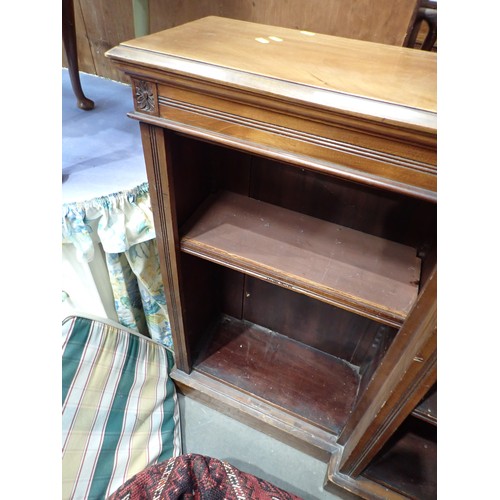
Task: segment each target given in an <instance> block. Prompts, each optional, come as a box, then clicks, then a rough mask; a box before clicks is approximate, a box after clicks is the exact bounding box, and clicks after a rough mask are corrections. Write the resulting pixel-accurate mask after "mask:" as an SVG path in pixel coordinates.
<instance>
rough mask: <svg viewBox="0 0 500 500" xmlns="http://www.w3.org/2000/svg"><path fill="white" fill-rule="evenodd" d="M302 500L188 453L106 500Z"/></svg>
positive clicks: (224, 464)
mask: <svg viewBox="0 0 500 500" xmlns="http://www.w3.org/2000/svg"><path fill="white" fill-rule="evenodd" d="M146 499H148V500H149V499H154V500H167V499H168V500H174V499H185V500H302V499H301V498H300V497H297V496H295V495H292V494H290V493H287V492H286V491H283V490H282V489H280V488H278V487H277V486H274V485H273V484H271V483H269V482H268V481H264V480H263V479H260V478H258V477H256V476H253V475H252V474H247V473H246V472H242V471H240V470H238V469H236V468H235V467H233V466H232V465H230V464H228V463H227V462H222V461H220V460H217V459H215V458H210V457H205V456H203V455H197V454H189V455H181V456H180V457H174V458H171V459H169V460H167V461H165V462H162V463H159V464H156V465H152V466H150V467H148V468H147V469H145V470H143V471H142V472H140V473H139V474H136V475H135V476H134V477H132V478H131V479H129V480H128V481H127V482H126V483H125V484H124V485H123V486H121V487H120V488H118V490H116V491H115V492H114V493H113V494H112V495H111V496H110V497H109V500H146Z"/></svg>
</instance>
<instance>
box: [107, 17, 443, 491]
mask: <svg viewBox="0 0 500 500" xmlns="http://www.w3.org/2000/svg"><path fill="white" fill-rule="evenodd" d="M107 56H108V57H110V58H111V59H112V60H114V61H115V62H116V63H117V64H118V65H119V67H120V68H121V69H122V70H123V71H124V72H125V73H126V74H127V75H129V77H130V79H131V83H132V91H133V98H134V107H135V110H134V112H132V113H130V115H129V116H130V117H132V118H134V119H136V120H138V121H139V122H140V127H141V133H142V140H143V146H144V154H145V159H146V166H147V170H148V178H149V184H150V191H151V199H152V204H153V212H154V216H155V227H156V231H157V242H158V249H159V255H160V261H161V268H162V275H163V280H164V285H165V291H166V295H167V305H168V311H169V315H170V321H171V327H172V333H173V338H174V347H175V356H176V367H175V370H174V371H173V372H172V378H173V379H174V380H175V381H176V384H177V385H178V387H179V389H180V390H181V391H183V392H184V393H185V394H187V395H189V396H192V397H195V398H198V399H199V400H201V401H203V402H205V403H207V404H210V405H212V406H214V407H216V408H218V409H219V410H221V411H225V412H226V413H228V414H230V415H232V416H234V417H235V418H238V419H240V420H243V421H245V422H246V423H249V424H251V425H254V426H256V427H257V428H259V429H261V430H263V431H264V432H267V433H270V434H272V435H274V436H276V437H278V438H280V439H283V440H285V441H286V442H288V443H290V444H292V445H294V446H297V447H298V448H300V449H302V450H304V451H307V452H308V453H311V454H313V455H315V456H317V457H320V458H322V459H324V460H325V462H329V465H328V471H327V474H326V482H325V485H326V487H333V485H335V486H336V487H338V486H341V487H343V488H346V489H348V490H350V491H352V492H354V493H356V494H358V495H361V496H364V497H366V498H390V497H391V495H395V496H394V498H398V495H405V494H407V495H408V496H411V495H414V491H415V488H416V489H417V490H418V491H422V492H423V494H424V495H427V494H428V492H431V491H432V488H433V486H432V485H433V484H435V478H434V479H432V478H430V480H429V481H423V480H422V477H423V476H422V474H424V472H425V474H426V475H428V474H431V475H432V471H433V469H435V467H434V466H433V465H432V464H433V462H432V460H431V459H430V458H429V459H427V457H423V463H424V464H425V467H424V468H423V469H425V470H423V471H422V474H420V475H419V474H418V471H417V476H418V478H419V481H420V482H417V483H418V484H417V483H415V481H413V482H412V480H411V478H410V480H409V481H406V479H404V478H398V477H396V478H394V474H392V475H391V474H390V473H389V472H390V471H391V467H389V466H387V464H388V463H390V460H391V459H394V457H400V456H401V455H402V454H403V455H404V454H405V453H406V451H405V450H408V449H410V448H411V449H412V450H413V449H419V450H421V451H422V450H423V451H424V454H429V453H430V454H432V453H434V452H435V444H434V446H428V443H427V441H429V440H430V441H431V442H433V443H435V439H434V441H432V439H433V438H432V431H431V432H430V433H423V434H422V433H418V432H417V428H420V427H422V426H424V428H425V426H430V429H435V424H436V417H435V411H434V410H433V408H435V405H434V406H433V405H432V404H431V402H432V394H430V399H425V398H424V397H425V396H426V395H427V393H428V392H429V391H430V392H432V388H433V387H434V384H435V383H436V370H435V351H436V349H435V336H436V329H435V316H436V311H435V308H436V300H435V295H436V294H435V290H436V201H437V200H436V174H437V170H436V81H435V80H436V55H435V54H434V53H428V52H421V51H415V50H411V49H405V48H400V47H393V46H384V45H379V44H372V43H368V42H362V41H357V40H347V39H342V38H337V37H331V36H326V35H321V34H315V33H308V32H301V31H296V30H290V29H284V28H278V27H272V26H264V25H258V24H252V23H247V22H242V21H236V20H230V19H222V18H217V17H209V18H204V19H200V20H198V21H194V22H192V23H188V24H186V25H183V26H179V27H176V28H173V29H170V30H167V31H163V32H160V33H155V34H152V35H148V36H145V37H142V38H138V39H136V40H132V41H129V42H124V43H122V44H120V45H119V46H118V47H115V48H113V49H112V50H110V51H109V52H108V53H107ZM429 434H431V436H430V437H429ZM422 436H424V437H422ZM426 440H427V441H426ZM408 443H409V444H408ZM422 443H423V444H422ZM412 453H413V452H412ZM326 470H327V469H326V468H325V471H326ZM426 477H427V476H426ZM398 481H399V482H398ZM433 481H434V482H433ZM424 482H425V484H424ZM408 484H410V487H409V488H407V489H408V492H407V493H405V491H404V488H405V485H408ZM429 485H430V486H429ZM412 488H413V489H412Z"/></svg>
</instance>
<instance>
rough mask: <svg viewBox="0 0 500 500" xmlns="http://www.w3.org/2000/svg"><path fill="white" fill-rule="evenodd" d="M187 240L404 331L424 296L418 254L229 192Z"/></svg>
mask: <svg viewBox="0 0 500 500" xmlns="http://www.w3.org/2000/svg"><path fill="white" fill-rule="evenodd" d="M192 224H193V225H192V227H191V228H190V229H189V231H187V232H186V233H185V234H184V235H183V237H182V242H181V248H182V250H183V251H185V252H190V253H192V254H193V255H198V256H203V257H205V258H208V259H210V260H212V261H214V262H224V264H225V265H228V266H230V267H233V268H235V269H238V270H242V271H243V272H246V273H249V274H251V275H254V276H257V277H260V278H262V279H269V280H271V281H272V282H273V283H275V284H277V285H279V286H284V287H288V288H291V289H293V290H295V291H298V292H300V293H305V294H306V295H312V296H314V297H315V298H318V299H320V300H324V301H327V302H329V303H331V304H334V305H337V306H339V307H343V308H346V309H348V310H352V311H356V312H357V313H359V314H362V315H365V316H367V317H370V318H375V319H377V320H379V321H381V322H385V323H387V324H389V325H392V326H399V325H401V323H402V322H403V321H404V318H405V317H406V314H407V313H408V311H409V310H410V308H411V307H412V305H413V303H414V301H415V299H416V297H417V293H418V282H419V272H420V261H419V259H418V257H416V255H415V253H416V252H415V249H413V248H410V247H406V246H404V245H400V244H398V243H394V242H390V241H387V240H384V239H382V238H378V237H376V236H371V235H369V234H366V233H362V232H360V231H355V230H352V229H350V228H346V227H342V226H339V225H337V224H332V223H328V222H324V221H321V220H318V219H316V218H314V217H309V216H305V215H302V214H299V213H295V212H292V211H291V210H286V209H283V208H280V207H276V206H273V205H270V204H268V203H263V202H259V201H257V200H253V199H251V198H247V197H245V196H241V195H236V194H234V193H230V192H224V193H221V194H220V195H219V196H218V197H217V198H216V199H215V200H214V201H213V203H211V204H210V205H209V206H208V207H207V208H206V210H204V211H203V212H202V213H201V214H200V215H199V217H198V218H197V219H196V222H193V223H192Z"/></svg>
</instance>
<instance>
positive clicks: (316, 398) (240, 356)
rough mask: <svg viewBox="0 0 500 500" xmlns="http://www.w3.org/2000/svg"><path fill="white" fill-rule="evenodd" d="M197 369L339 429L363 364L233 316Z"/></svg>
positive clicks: (325, 426) (220, 326)
mask: <svg viewBox="0 0 500 500" xmlns="http://www.w3.org/2000/svg"><path fill="white" fill-rule="evenodd" d="M195 369H196V370H197V371H200V372H202V373H204V374H206V375H209V376H211V377H213V378H215V379H217V380H219V381H222V382H223V383H225V384H228V385H230V386H233V387H237V388H239V389H240V390H241V391H244V392H245V393H248V394H250V395H251V396H254V397H257V398H260V399H263V400H264V401H266V402H268V403H270V404H272V405H274V406H276V407H278V408H281V409H286V411H288V412H289V413H290V414H292V415H294V416H296V417H298V418H300V419H302V420H305V421H307V422H309V423H311V424H313V425H315V426H318V427H320V428H323V429H324V430H326V431H327V432H332V433H334V434H338V433H339V431H340V429H341V428H342V426H343V425H344V423H345V421H346V419H347V416H348V415H349V411H350V410H351V407H352V405H353V402H354V400H355V397H356V393H357V390H358V384H359V370H358V367H355V366H353V365H351V364H349V363H347V362H345V361H342V360H340V359H338V358H336V357H335V356H332V355H329V354H326V353H324V352H321V351H319V350H318V349H314V348H312V347H310V346H307V345H305V344H302V343H300V342H297V341H295V340H293V339H290V338H288V337H285V336H284V335H280V334H279V333H276V332H273V331H271V330H269V329H267V328H263V327H261V326H259V325H256V324H254V323H251V322H248V321H242V320H237V319H235V318H232V317H229V316H224V317H223V318H222V319H221V321H220V323H219V324H218V325H217V327H216V331H215V333H214V335H213V339H212V342H211V343H210V346H209V348H208V350H207V352H204V353H203V355H202V357H201V361H200V362H197V363H195Z"/></svg>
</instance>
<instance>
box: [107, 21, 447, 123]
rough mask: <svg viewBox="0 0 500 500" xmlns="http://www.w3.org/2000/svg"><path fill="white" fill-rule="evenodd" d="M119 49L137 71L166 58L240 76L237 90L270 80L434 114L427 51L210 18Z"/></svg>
mask: <svg viewBox="0 0 500 500" xmlns="http://www.w3.org/2000/svg"><path fill="white" fill-rule="evenodd" d="M120 47H121V48H122V49H132V52H135V53H136V54H137V57H138V62H139V63H140V64H141V65H143V66H148V64H151V66H155V67H161V66H162V62H161V57H163V58H164V59H165V65H166V67H167V66H168V62H167V60H168V59H169V58H172V57H173V58H180V59H182V60H185V61H191V62H196V63H201V64H202V65H203V66H204V71H205V74H206V77H207V78H211V79H216V80H217V79H219V80H223V79H224V78H228V79H230V78H231V75H225V74H224V72H223V71H221V70H223V69H227V70H230V71H236V72H238V73H239V74H240V78H239V83H243V84H244V83H245V77H246V78H247V80H248V83H249V84H250V85H251V81H253V80H255V78H256V77H264V78H267V79H273V80H275V84H276V87H275V88H276V92H279V91H280V84H281V85H285V86H286V84H287V83H288V84H295V85H297V84H298V85H300V86H303V87H307V88H308V89H309V92H310V93H311V92H312V93H314V89H317V90H323V91H325V90H326V91H333V92H335V93H339V94H345V95H348V96H355V97H358V98H362V99H364V100H367V101H381V102H384V103H391V104H396V105H399V106H403V107H407V108H412V109H414V110H420V111H425V112H428V113H431V114H435V113H436V109H437V104H436V74H437V64H436V62H437V57H436V54H435V53H432V52H427V51H420V50H415V49H408V48H403V47H396V46H391V45H383V44H378V43H373V42H366V41H361V40H353V39H347V38H340V37H335V36H330V35H323V34H319V33H311V32H306V31H300V30H294V29H288V28H280V27H275V26H268V25H263V24H255V23H250V22H246V21H238V20H234V19H226V18H221V17H215V16H210V17H205V18H202V19H198V20H196V21H193V22H190V23H187V24H184V25H181V26H177V27H174V28H171V29H168V30H165V31H161V32H158V33H154V34H151V35H147V36H144V37H141V38H137V39H135V40H130V41H127V42H123V43H121V44H120ZM137 49H139V52H140V53H141V54H140V55H138V53H137ZM109 55H110V56H111V57H113V56H115V55H117V50H115V49H112V50H111V51H110V53H109ZM148 55H149V59H148ZM129 57H133V56H131V55H129ZM245 75H246V76H245Z"/></svg>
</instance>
